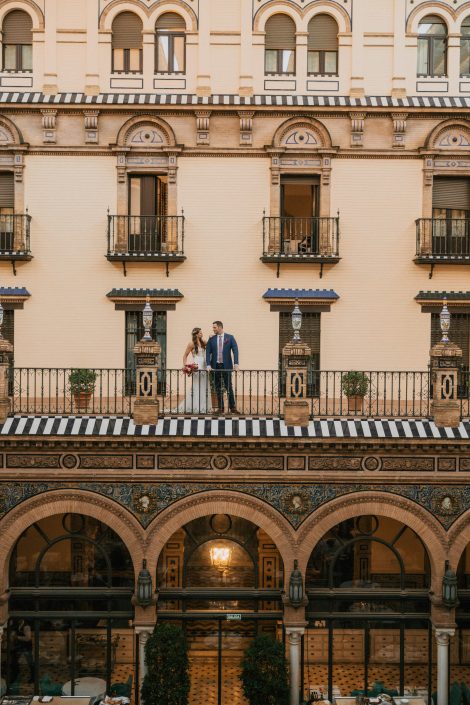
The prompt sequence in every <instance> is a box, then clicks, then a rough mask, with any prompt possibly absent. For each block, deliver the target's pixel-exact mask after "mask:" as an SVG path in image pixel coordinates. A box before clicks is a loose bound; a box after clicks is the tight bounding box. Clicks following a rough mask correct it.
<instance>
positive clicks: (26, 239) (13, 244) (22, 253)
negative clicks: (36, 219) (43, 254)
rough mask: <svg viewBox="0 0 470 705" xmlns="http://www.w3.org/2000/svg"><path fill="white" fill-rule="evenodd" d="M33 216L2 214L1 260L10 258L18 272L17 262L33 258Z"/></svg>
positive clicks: (0, 234) (0, 217) (0, 216)
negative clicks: (31, 245)
mask: <svg viewBox="0 0 470 705" xmlns="http://www.w3.org/2000/svg"><path fill="white" fill-rule="evenodd" d="M30 224H31V216H30V215H28V214H27V213H25V214H18V213H15V214H13V213H12V214H11V215H10V214H8V215H0V261H1V260H8V261H10V262H11V264H12V267H13V273H14V274H16V262H17V261H26V262H29V260H31V259H32V257H33V256H32V254H31V248H30Z"/></svg>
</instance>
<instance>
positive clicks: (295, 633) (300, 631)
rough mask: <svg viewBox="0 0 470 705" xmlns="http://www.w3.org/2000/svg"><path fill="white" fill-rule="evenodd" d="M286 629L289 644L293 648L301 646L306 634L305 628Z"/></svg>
mask: <svg viewBox="0 0 470 705" xmlns="http://www.w3.org/2000/svg"><path fill="white" fill-rule="evenodd" d="M285 629H286V636H287V641H288V643H289V644H292V645H293V646H294V645H296V644H300V641H301V639H302V637H303V635H304V634H305V627H286V628H285Z"/></svg>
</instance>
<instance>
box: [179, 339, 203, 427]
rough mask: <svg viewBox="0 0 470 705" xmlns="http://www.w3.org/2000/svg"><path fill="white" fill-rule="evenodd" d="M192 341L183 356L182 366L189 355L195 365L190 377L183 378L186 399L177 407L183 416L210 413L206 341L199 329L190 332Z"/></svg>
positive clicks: (185, 363)
mask: <svg viewBox="0 0 470 705" xmlns="http://www.w3.org/2000/svg"><path fill="white" fill-rule="evenodd" d="M191 336H192V340H191V342H190V343H188V345H187V347H186V350H185V351H184V355H183V366H184V367H185V366H186V365H187V364H188V357H189V355H191V357H192V361H193V363H195V364H196V365H197V370H195V371H194V372H193V373H192V375H190V376H185V377H184V385H185V387H184V388H185V390H186V397H185V399H184V401H183V402H182V404H180V405H179V407H178V411H179V412H180V413H183V414H205V413H207V412H208V411H210V403H209V400H210V387H209V375H208V373H207V371H206V341H205V340H204V338H203V337H202V331H201V329H200V328H193V330H192V331H191Z"/></svg>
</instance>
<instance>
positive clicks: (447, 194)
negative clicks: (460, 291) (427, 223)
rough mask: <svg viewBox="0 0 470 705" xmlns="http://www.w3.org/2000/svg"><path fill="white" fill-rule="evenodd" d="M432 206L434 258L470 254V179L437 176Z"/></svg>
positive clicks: (434, 183)
mask: <svg viewBox="0 0 470 705" xmlns="http://www.w3.org/2000/svg"><path fill="white" fill-rule="evenodd" d="M432 206H433V208H432V217H433V221H432V248H433V249H432V251H433V254H440V255H468V254H470V178H468V177H445V176H442V177H440V176H435V177H434V179H433V192H432Z"/></svg>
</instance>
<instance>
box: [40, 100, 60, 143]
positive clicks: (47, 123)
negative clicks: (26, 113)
mask: <svg viewBox="0 0 470 705" xmlns="http://www.w3.org/2000/svg"><path fill="white" fill-rule="evenodd" d="M41 114H42V127H43V136H42V141H43V142H44V144H55V143H56V122H57V110H54V109H53V108H43V109H42V110H41Z"/></svg>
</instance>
